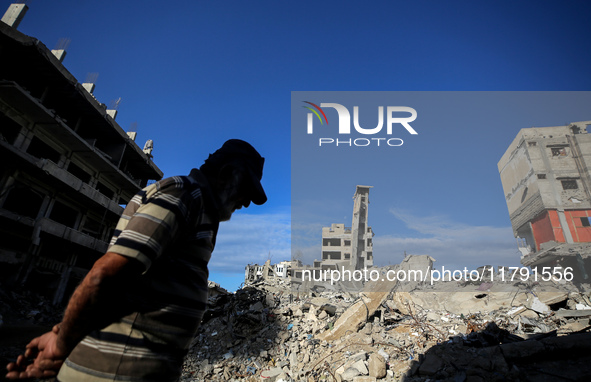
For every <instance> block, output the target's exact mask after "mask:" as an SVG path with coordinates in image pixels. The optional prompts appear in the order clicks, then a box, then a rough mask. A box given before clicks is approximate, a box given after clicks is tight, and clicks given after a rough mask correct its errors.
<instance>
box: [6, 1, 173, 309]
mask: <svg viewBox="0 0 591 382" xmlns="http://www.w3.org/2000/svg"><path fill="white" fill-rule="evenodd" d="M26 10H27V7H26V5H24V4H13V5H11V6H10V8H9V10H8V11H7V12H6V14H5V15H4V17H3V18H2V22H0V51H1V52H2V60H1V61H0V73H1V76H0V158H1V159H2V166H1V167H0V263H1V265H0V280H2V283H5V284H11V285H13V286H22V287H25V288H28V289H32V290H36V291H38V292H41V293H43V294H45V295H46V296H47V297H49V298H51V299H52V300H53V302H54V303H55V304H57V303H60V302H61V301H62V300H63V299H64V297H65V296H67V295H69V294H70V293H71V291H72V290H73V288H74V287H75V286H76V285H77V284H78V283H79V281H80V279H81V278H82V277H83V276H84V275H85V274H86V272H87V271H88V269H89V268H90V267H91V266H92V264H93V263H94V261H95V260H96V259H97V258H98V257H99V256H100V255H102V254H103V253H104V252H105V250H106V249H107V245H108V243H107V242H108V240H109V238H110V236H111V234H112V232H113V230H114V227H115V225H116V222H117V220H118V219H119V216H120V214H121V213H122V211H123V207H124V205H125V204H127V202H128V201H129V200H130V199H131V198H132V197H133V195H134V194H135V193H136V192H137V191H139V190H140V189H141V188H142V187H144V186H146V184H147V183H148V181H149V180H159V179H161V178H162V171H161V170H160V169H159V168H158V167H157V166H156V165H155V164H154V163H153V162H152V157H151V144H147V145H146V147H145V150H142V149H141V148H140V147H139V146H138V145H137V144H136V143H135V141H134V139H135V133H133V132H131V133H126V132H125V131H124V130H123V129H122V128H121V127H120V126H119V125H118V124H117V122H115V117H116V110H109V109H108V108H107V107H106V106H105V105H104V104H102V103H100V102H98V101H97V100H96V98H95V97H94V96H93V94H92V92H93V89H94V83H79V82H78V81H77V80H76V78H75V77H74V76H73V75H72V74H71V73H70V72H69V71H68V70H67V69H66V68H65V67H64V65H63V63H62V61H63V59H64V57H65V51H64V50H63V49H54V50H51V49H48V48H47V47H46V46H45V45H44V44H43V43H41V42H40V41H39V40H37V39H36V38H33V37H30V36H27V35H25V34H23V33H21V32H19V31H18V30H17V29H16V28H17V26H18V23H19V22H20V20H21V19H22V17H23V15H24V13H25V12H26ZM150 143H151V142H150Z"/></svg>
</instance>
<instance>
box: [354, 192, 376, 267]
mask: <svg viewBox="0 0 591 382" xmlns="http://www.w3.org/2000/svg"><path fill="white" fill-rule="evenodd" d="M371 187H372V186H357V189H356V190H355V195H354V196H353V200H354V203H353V222H352V223H351V253H352V255H353V256H352V257H351V266H353V267H354V268H355V269H361V268H363V267H371V266H372V265H373V243H372V237H373V232H372V230H371V227H368V226H367V215H368V207H369V189H370V188H371Z"/></svg>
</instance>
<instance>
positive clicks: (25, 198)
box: [3, 182, 44, 219]
mask: <svg viewBox="0 0 591 382" xmlns="http://www.w3.org/2000/svg"><path fill="white" fill-rule="evenodd" d="M43 198H44V197H43V195H42V194H41V193H40V192H37V191H35V190H34V189H32V188H31V187H29V186H27V185H24V184H22V183H20V182H15V184H14V185H13V186H12V187H11V188H10V191H9V193H8V196H7V197H6V200H5V201H4V205H3V208H4V209H6V210H8V211H12V212H14V213H15V214H18V215H22V216H26V217H29V218H31V219H35V218H37V214H38V213H39V209H40V208H41V204H42V203H43Z"/></svg>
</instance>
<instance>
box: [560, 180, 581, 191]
mask: <svg viewBox="0 0 591 382" xmlns="http://www.w3.org/2000/svg"><path fill="white" fill-rule="evenodd" d="M560 182H561V183H562V189H563V190H576V189H577V188H579V186H578V185H577V181H576V180H574V179H573V180H561V181H560Z"/></svg>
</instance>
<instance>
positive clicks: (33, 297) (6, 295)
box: [0, 284, 63, 326]
mask: <svg viewBox="0 0 591 382" xmlns="http://www.w3.org/2000/svg"><path fill="white" fill-rule="evenodd" d="M62 313H63V307H60V306H55V305H53V304H52V303H51V300H49V299H48V298H46V297H43V296H41V295H39V294H38V293H35V292H32V291H28V290H14V289H8V288H5V287H4V286H3V285H2V284H0V326H2V323H6V324H10V323H12V322H19V323H22V322H27V323H31V324H37V325H54V324H55V323H57V322H60V321H61V317H62Z"/></svg>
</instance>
